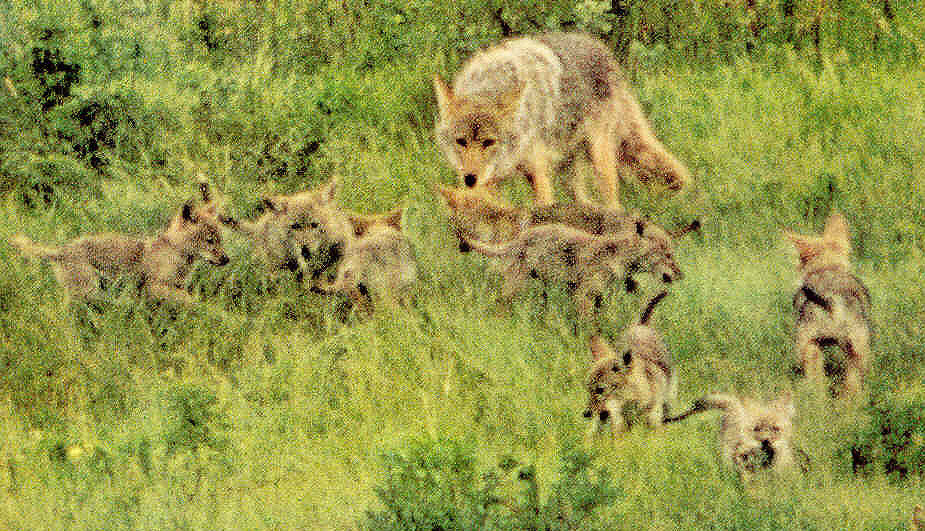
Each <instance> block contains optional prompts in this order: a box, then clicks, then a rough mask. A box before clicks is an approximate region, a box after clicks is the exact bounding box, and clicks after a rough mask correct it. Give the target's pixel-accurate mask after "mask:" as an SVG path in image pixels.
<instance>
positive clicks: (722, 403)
mask: <svg viewBox="0 0 925 531" xmlns="http://www.w3.org/2000/svg"><path fill="white" fill-rule="evenodd" d="M711 409H719V410H722V411H723V416H722V419H721V420H720V429H719V443H720V448H721V452H722V457H723V459H724V460H725V461H726V462H727V463H729V465H731V466H732V467H733V468H734V469H735V470H736V472H737V473H738V474H739V479H741V480H747V479H749V478H750V477H752V476H753V475H754V474H755V473H757V472H759V471H761V470H774V471H783V470H787V469H790V468H792V467H793V464H794V460H793V446H792V442H791V441H792V439H793V417H794V415H795V413H796V409H795V408H794V406H793V398H792V397H791V395H790V394H789V393H785V394H784V395H783V396H781V397H780V398H778V399H777V400H775V401H774V402H770V403H767V404H765V403H761V402H758V401H756V400H752V399H750V398H741V399H740V398H738V397H736V396H733V395H727V394H718V393H716V394H710V395H706V396H704V397H702V398H699V399H697V400H695V401H694V406H693V407H692V408H691V409H690V410H688V411H687V412H685V413H682V414H681V415H678V416H677V417H673V418H668V419H666V420H665V422H674V421H678V420H682V419H684V418H687V417H688V416H690V415H693V414H694V413H698V412H701V411H708V410H711Z"/></svg>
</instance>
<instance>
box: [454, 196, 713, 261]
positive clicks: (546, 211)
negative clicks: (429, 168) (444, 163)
mask: <svg viewBox="0 0 925 531" xmlns="http://www.w3.org/2000/svg"><path fill="white" fill-rule="evenodd" d="M436 190H437V192H438V193H439V194H440V195H441V196H443V198H444V200H445V202H446V204H447V206H448V207H449V208H450V225H451V226H452V227H453V230H454V232H455V234H456V236H457V237H458V238H459V239H460V250H463V251H465V250H468V244H466V243H465V242H466V241H467V240H478V241H482V242H489V243H501V242H506V241H509V240H512V239H514V238H516V237H517V236H518V235H519V234H520V232H521V231H523V230H524V229H527V228H530V227H535V226H539V225H545V224H551V223H560V224H563V225H568V226H570V227H574V228H576V229H580V230H583V231H585V232H589V233H591V234H595V235H599V236H600V235H604V234H617V233H621V232H626V231H629V230H636V228H637V226H641V227H643V228H642V232H643V233H644V235H645V236H646V237H647V238H651V239H653V240H655V241H656V242H657V243H658V244H659V245H661V246H665V247H668V248H670V247H671V240H672V239H674V238H676V237H678V236H681V235H683V234H685V233H687V232H690V231H691V230H696V229H698V228H699V226H700V224H699V222H698V221H695V222H693V223H691V224H690V225H688V226H686V227H683V228H680V229H677V230H675V231H672V232H670V233H669V232H667V231H665V230H664V229H662V228H661V227H659V226H658V225H656V224H654V223H653V222H652V221H651V220H649V219H648V218H645V217H644V216H641V215H640V214H638V213H635V212H631V213H625V212H622V211H618V210H614V209H610V208H606V207H599V206H594V205H588V204H578V203H566V204H556V205H548V206H534V207H532V208H521V207H517V206H514V205H510V204H507V203H504V202H503V201H500V200H498V199H496V198H495V197H493V196H490V195H488V194H486V193H485V192H484V191H483V190H478V189H475V190H474V189H467V188H454V187H449V186H443V185H437V186H436Z"/></svg>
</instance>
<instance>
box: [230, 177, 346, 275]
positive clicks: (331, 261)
mask: <svg viewBox="0 0 925 531" xmlns="http://www.w3.org/2000/svg"><path fill="white" fill-rule="evenodd" d="M336 191H337V184H336V181H334V180H332V181H331V182H329V183H327V184H326V185H323V186H321V187H320V188H318V189H317V190H309V191H305V192H299V193H296V194H292V195H276V196H271V197H266V198H264V199H263V202H264V207H265V209H266V210H265V212H264V213H263V215H261V216H260V218H258V219H257V221H254V222H250V221H238V220H235V219H233V218H229V217H224V216H223V217H222V218H221V221H222V223H224V224H226V225H228V226H229V227H231V228H232V229H234V230H235V231H237V232H240V233H242V234H244V235H245V236H247V237H248V238H249V239H250V240H251V242H252V243H253V244H254V245H255V246H256V248H257V249H258V252H259V253H260V254H261V255H262V257H263V259H264V261H265V262H266V265H267V267H268V268H269V269H270V270H271V272H276V271H282V270H288V271H292V272H294V273H296V276H297V277H298V278H299V279H301V278H303V277H304V276H306V275H307V276H308V278H309V279H313V280H314V279H317V278H318V277H319V276H320V275H321V274H322V273H324V272H325V271H326V270H328V269H329V268H332V267H333V266H334V265H335V264H337V263H338V262H339V261H340V259H341V258H342V257H343V254H344V249H345V248H346V247H347V243H348V241H349V239H350V238H352V234H353V231H354V229H353V227H352V226H351V225H350V221H349V219H348V218H347V217H346V216H345V215H344V214H343V212H341V211H340V209H339V208H337V205H336V203H335V200H334V197H335V194H336Z"/></svg>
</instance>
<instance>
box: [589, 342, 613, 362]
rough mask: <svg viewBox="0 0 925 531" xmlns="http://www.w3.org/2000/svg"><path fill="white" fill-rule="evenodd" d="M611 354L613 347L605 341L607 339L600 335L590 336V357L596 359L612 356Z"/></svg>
mask: <svg viewBox="0 0 925 531" xmlns="http://www.w3.org/2000/svg"><path fill="white" fill-rule="evenodd" d="M613 356H614V353H613V348H611V346H610V345H609V344H608V343H607V340H605V339H604V338H603V337H601V336H592V337H591V359H593V360H594V361H598V360H602V359H605V358H612V357H613Z"/></svg>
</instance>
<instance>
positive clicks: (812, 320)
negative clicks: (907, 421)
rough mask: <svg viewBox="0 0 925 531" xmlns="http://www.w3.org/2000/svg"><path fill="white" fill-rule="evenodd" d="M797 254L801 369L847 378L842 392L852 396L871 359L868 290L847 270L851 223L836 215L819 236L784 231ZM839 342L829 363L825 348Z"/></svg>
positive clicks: (818, 377)
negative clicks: (837, 352)
mask: <svg viewBox="0 0 925 531" xmlns="http://www.w3.org/2000/svg"><path fill="white" fill-rule="evenodd" d="M784 235H785V237H786V238H787V239H789V240H790V241H791V242H792V243H793V245H794V246H795V247H796V249H797V252H798V254H799V264H798V266H797V271H798V272H799V273H800V275H801V280H800V287H799V289H797V292H796V294H795V295H794V296H793V309H794V313H795V314H796V352H797V353H798V355H799V356H800V363H801V364H802V369H803V373H804V374H805V375H806V377H807V378H809V379H810V381H812V382H813V383H814V384H817V385H820V386H821V385H823V382H824V377H825V372H826V370H827V369H830V368H833V370H831V371H829V372H833V373H834V374H835V376H836V377H843V381H844V385H843V390H842V394H845V395H854V394H856V393H857V392H858V391H859V390H860V388H861V385H862V380H863V378H864V373H865V372H866V371H867V367H868V365H869V363H870V295H869V294H868V292H867V288H866V287H864V284H863V283H862V282H861V281H860V280H859V279H858V278H857V277H856V276H854V275H852V274H851V273H849V272H848V269H849V266H850V264H849V261H848V258H849V255H850V254H851V241H850V239H849V236H848V225H847V223H846V222H845V218H843V217H842V216H841V215H840V214H837V213H835V214H832V215H831V216H829V219H828V220H827V221H826V225H825V230H824V231H823V233H822V235H821V236H803V235H800V234H796V233H794V232H790V231H786V232H785V233H784ZM826 346H837V347H838V348H839V350H840V351H841V353H842V354H843V358H842V359H834V360H830V361H831V362H830V363H829V364H827V363H826V360H825V353H824V352H823V350H822V348H823V347H826Z"/></svg>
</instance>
